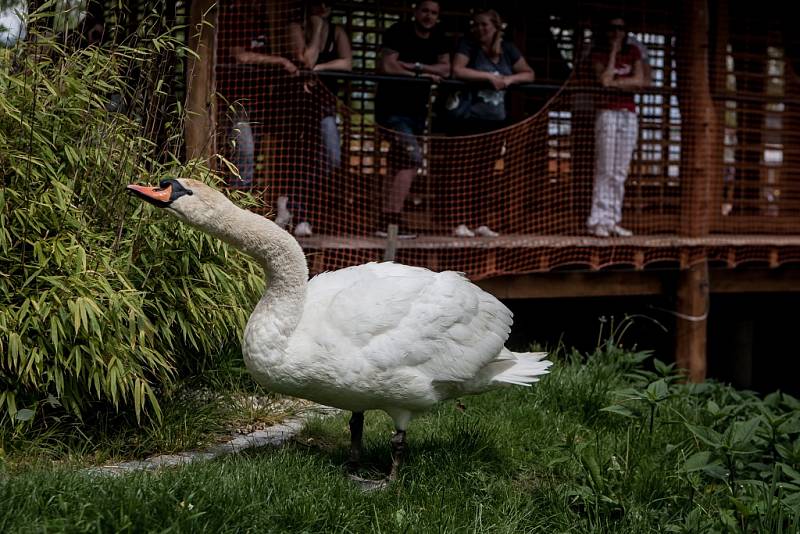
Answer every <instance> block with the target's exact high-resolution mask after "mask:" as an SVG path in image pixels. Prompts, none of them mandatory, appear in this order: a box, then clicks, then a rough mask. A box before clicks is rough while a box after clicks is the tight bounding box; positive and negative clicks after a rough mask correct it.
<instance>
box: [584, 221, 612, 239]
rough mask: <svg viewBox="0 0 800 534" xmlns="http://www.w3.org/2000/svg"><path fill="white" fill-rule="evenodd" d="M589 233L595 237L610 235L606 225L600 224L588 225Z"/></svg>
mask: <svg viewBox="0 0 800 534" xmlns="http://www.w3.org/2000/svg"><path fill="white" fill-rule="evenodd" d="M589 233H590V234H592V235H593V236H595V237H609V236H610V235H611V233H610V232H609V231H608V227H607V226H603V225H602V224H598V225H597V226H590V227H589Z"/></svg>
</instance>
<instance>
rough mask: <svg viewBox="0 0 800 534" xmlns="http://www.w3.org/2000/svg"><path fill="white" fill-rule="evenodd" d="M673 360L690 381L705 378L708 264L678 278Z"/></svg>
mask: <svg viewBox="0 0 800 534" xmlns="http://www.w3.org/2000/svg"><path fill="white" fill-rule="evenodd" d="M677 297H678V299H677V300H678V302H677V312H676V313H675V316H676V323H675V361H676V362H677V364H678V367H679V368H680V369H684V370H685V371H686V374H687V377H688V379H689V381H690V382H702V381H703V380H705V377H706V368H707V364H706V344H707V336H708V310H709V303H710V299H709V283H708V263H707V262H702V263H698V264H694V265H692V266H690V267H689V269H687V270H684V271H680V274H679V275H678V291H677Z"/></svg>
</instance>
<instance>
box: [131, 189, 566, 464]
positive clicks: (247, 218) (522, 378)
mask: <svg viewBox="0 0 800 534" xmlns="http://www.w3.org/2000/svg"><path fill="white" fill-rule="evenodd" d="M128 187H129V189H131V190H132V191H134V192H135V193H137V194H138V195H139V196H141V197H143V198H144V199H145V200H148V201H150V202H151V203H153V204H156V205H158V206H159V207H163V208H166V209H167V211H170V212H171V213H173V214H174V215H176V216H177V217H179V218H181V219H182V220H184V221H186V222H188V223H190V224H192V225H194V226H196V227H198V228H200V229H201V230H204V231H206V232H208V233H210V234H212V235H215V236H217V237H219V238H220V239H222V240H224V241H226V242H228V243H230V244H231V245H233V246H234V247H236V248H239V249H241V250H243V251H244V252H246V253H248V254H250V255H251V256H253V257H254V258H255V259H256V260H257V261H259V262H260V263H261V265H262V266H263V267H264V269H265V271H266V275H267V285H268V288H267V290H266V292H265V293H264V295H263V297H262V298H261V300H260V301H259V303H258V305H257V306H256V309H255V310H254V312H253V314H252V315H251V317H250V320H249V322H248V324H247V327H246V329H245V332H244V339H243V354H244V358H245V363H246V364H247V367H248V369H249V370H250V372H251V373H252V374H253V376H254V377H255V379H256V380H257V381H258V382H259V383H261V384H263V385H264V386H266V387H268V388H269V389H271V390H273V391H276V392H280V393H284V394H287V395H292V396H297V397H302V398H306V399H310V400H313V401H316V402H319V403H321V404H325V405H329V406H334V407H337V408H341V409H345V410H350V411H352V412H354V414H360V413H361V412H364V411H366V410H383V411H384V412H386V413H388V414H389V416H391V417H392V419H393V420H394V423H395V427H396V428H397V431H398V434H397V435H396V437H395V438H393V441H392V443H393V446H394V451H393V452H394V455H393V458H394V462H393V469H392V474H393V475H394V474H396V468H397V466H398V465H399V463H400V456H401V454H402V451H403V450H404V448H405V445H404V437H405V430H406V427H407V425H408V422H409V421H410V420H411V419H412V418H413V417H414V416H415V415H417V414H420V413H422V412H424V411H426V410H428V409H430V408H432V407H433V406H435V405H436V404H437V403H438V402H440V401H442V400H445V399H449V398H454V397H458V396H460V395H465V394H473V393H480V392H482V391H486V390H488V389H491V388H494V387H498V386H501V385H508V384H517V385H523V386H527V385H530V384H531V383H533V382H536V381H537V380H538V377H539V376H540V375H543V374H545V373H547V369H548V367H549V366H550V365H551V362H549V361H547V360H544V359H543V358H544V357H545V356H546V354H545V353H514V352H511V351H509V350H508V349H506V348H505V346H504V345H505V342H506V340H507V339H508V335H509V332H510V329H511V324H512V314H511V312H510V311H509V310H508V308H506V307H505V306H504V305H503V304H502V303H501V302H500V301H498V300H497V299H496V298H495V297H493V296H492V295H490V294H489V293H486V292H485V291H483V290H482V289H480V288H479V287H477V286H476V285H474V284H472V283H471V282H470V281H469V280H467V279H466V278H464V276H462V275H461V274H459V273H455V272H442V273H435V272H432V271H429V270H428V269H423V268H420V267H409V266H406V265H399V264H394V263H368V264H365V265H359V266H355V267H349V268H346V269H341V270H339V271H334V272H328V273H323V274H320V275H318V276H316V277H314V278H313V279H311V280H310V281H307V278H308V270H307V267H306V262H305V256H304V254H303V251H302V249H301V248H300V246H299V245H298V244H297V242H296V241H295V239H294V238H293V237H292V236H290V235H289V234H288V233H287V232H285V231H284V230H282V229H280V228H279V227H278V226H277V225H275V224H274V223H273V222H272V221H270V220H268V219H265V218H263V217H261V216H259V215H256V214H254V213H251V212H249V211H246V210H242V209H240V208H238V207H236V206H235V205H233V203H231V202H230V201H229V200H228V199H227V198H226V197H225V196H224V195H222V194H221V193H220V192H218V191H216V190H214V189H212V188H210V187H208V186H207V185H205V184H203V183H201V182H197V181H195V180H187V179H181V180H168V181H166V182H162V184H161V187H158V188H147V187H142V186H128ZM360 421H363V419H360V420H359V419H358V418H357V417H356V421H355V424H356V428H354V427H353V421H352V420H351V430H352V431H353V448H352V449H351V452H352V455H353V456H354V458H353V460H354V461H357V460H358V455H359V452H360V434H361V428H360ZM397 436H399V438H398V437H397ZM356 438H357V439H356Z"/></svg>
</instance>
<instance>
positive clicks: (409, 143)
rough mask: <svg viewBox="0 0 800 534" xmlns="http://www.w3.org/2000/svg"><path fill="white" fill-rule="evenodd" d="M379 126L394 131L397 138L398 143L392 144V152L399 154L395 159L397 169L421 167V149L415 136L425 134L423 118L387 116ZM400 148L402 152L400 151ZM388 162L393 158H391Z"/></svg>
mask: <svg viewBox="0 0 800 534" xmlns="http://www.w3.org/2000/svg"><path fill="white" fill-rule="evenodd" d="M379 124H380V125H381V126H383V127H384V128H388V129H390V130H394V131H395V132H397V134H398V137H399V141H400V142H399V143H397V142H394V143H392V152H394V153H395V154H398V153H399V154H400V156H399V157H396V158H397V159H396V160H395V165H393V167H396V168H398V169H408V168H412V167H415V168H416V167H421V166H422V149H421V148H420V146H419V141H417V136H418V135H422V134H423V133H424V132H425V117H409V116H406V115H388V116H387V117H385V118H384V119H383V120H380V121H379ZM401 147H402V152H401V151H400V150H401ZM389 160H390V161H392V160H394V158H392V157H391V156H390V157H389Z"/></svg>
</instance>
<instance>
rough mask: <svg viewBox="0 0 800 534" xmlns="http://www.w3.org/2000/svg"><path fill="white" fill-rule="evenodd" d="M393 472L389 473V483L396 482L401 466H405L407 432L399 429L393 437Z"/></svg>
mask: <svg viewBox="0 0 800 534" xmlns="http://www.w3.org/2000/svg"><path fill="white" fill-rule="evenodd" d="M391 443H392V470H391V472H390V473H389V479H388V480H389V481H390V482H394V481H395V480H397V474H398V472H399V471H400V466H401V465H403V460H405V457H406V431H405V430H400V429H398V430H397V431H396V432H395V433H394V436H392V441H391Z"/></svg>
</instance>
